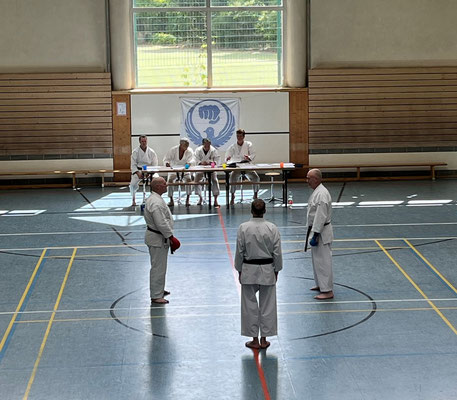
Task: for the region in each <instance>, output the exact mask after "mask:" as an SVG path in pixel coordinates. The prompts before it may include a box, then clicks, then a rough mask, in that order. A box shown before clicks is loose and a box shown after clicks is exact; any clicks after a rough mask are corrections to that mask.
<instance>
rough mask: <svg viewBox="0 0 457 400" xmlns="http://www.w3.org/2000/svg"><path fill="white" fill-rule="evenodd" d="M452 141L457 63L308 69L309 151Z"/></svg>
mask: <svg viewBox="0 0 457 400" xmlns="http://www.w3.org/2000/svg"><path fill="white" fill-rule="evenodd" d="M450 146H457V67H441V68H436V67H433V68H425V67H423V68H381V69H314V70H311V71H309V148H310V150H321V149H326V150H332V149H354V148H359V149H363V148H380V149H382V148H414V147H416V148H418V147H450Z"/></svg>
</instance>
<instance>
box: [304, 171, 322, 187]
mask: <svg viewBox="0 0 457 400" xmlns="http://www.w3.org/2000/svg"><path fill="white" fill-rule="evenodd" d="M306 179H307V180H308V185H309V187H310V188H311V189H313V190H314V189H316V188H317V187H318V186H319V185H320V184H321V182H322V172H321V171H320V170H319V169H317V168H313V169H310V170H309V171H308V173H307V174H306Z"/></svg>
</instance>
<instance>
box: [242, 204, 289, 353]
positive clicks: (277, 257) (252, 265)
mask: <svg viewBox="0 0 457 400" xmlns="http://www.w3.org/2000/svg"><path fill="white" fill-rule="evenodd" d="M265 212H266V208H265V202H264V201H263V200H262V199H255V200H254V201H253V202H252V204H251V214H252V218H251V219H250V220H249V221H248V222H244V223H243V224H241V225H240V227H239V229H238V234H237V241H236V254H235V269H236V270H237V271H238V273H239V280H240V283H241V335H243V336H249V337H252V341H249V342H246V347H249V348H251V349H266V348H267V347H268V346H269V345H270V342H268V341H267V336H276V335H277V331H278V321H277V309H276V281H277V280H278V272H279V271H280V270H281V269H282V252H281V237H280V235H279V230H278V228H277V227H276V225H275V224H273V223H271V222H269V221H266V220H265V219H264V218H263V215H264V214H265ZM257 292H259V302H258V303H257V298H256V293H257ZM259 331H260V342H259V338H258V336H259Z"/></svg>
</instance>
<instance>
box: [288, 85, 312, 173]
mask: <svg viewBox="0 0 457 400" xmlns="http://www.w3.org/2000/svg"><path fill="white" fill-rule="evenodd" d="M289 153H290V154H289V158H290V162H293V163H295V164H304V165H308V164H309V155H308V153H309V149H308V90H306V89H304V90H300V91H291V92H289ZM301 175H303V176H305V175H304V171H295V172H294V176H295V177H297V178H298V177H302V176H301Z"/></svg>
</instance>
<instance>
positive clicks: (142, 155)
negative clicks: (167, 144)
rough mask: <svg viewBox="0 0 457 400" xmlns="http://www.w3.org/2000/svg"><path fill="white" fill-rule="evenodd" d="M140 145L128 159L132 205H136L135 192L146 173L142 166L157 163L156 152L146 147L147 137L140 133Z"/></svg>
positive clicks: (153, 165) (155, 164)
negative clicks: (130, 174) (130, 172)
mask: <svg viewBox="0 0 457 400" xmlns="http://www.w3.org/2000/svg"><path fill="white" fill-rule="evenodd" d="M138 141H139V142H140V145H139V146H138V147H137V148H136V149H134V150H133V152H132V157H131V160H130V168H131V171H132V177H131V179H130V194H131V196H132V206H136V201H135V193H136V192H137V190H138V185H139V182H140V181H141V180H142V179H143V177H144V175H145V174H146V173H145V172H143V166H144V165H146V166H152V167H155V166H157V165H159V160H158V158H157V154H156V152H155V151H154V150H153V149H151V148H150V147H148V138H147V136H146V135H141V136H140V137H139V139H138ZM157 176H158V175H157Z"/></svg>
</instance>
